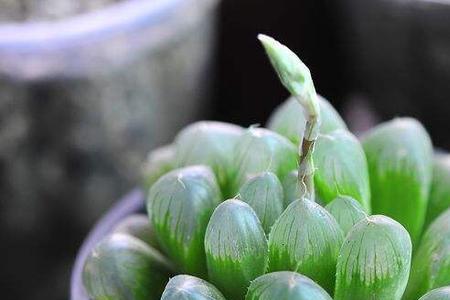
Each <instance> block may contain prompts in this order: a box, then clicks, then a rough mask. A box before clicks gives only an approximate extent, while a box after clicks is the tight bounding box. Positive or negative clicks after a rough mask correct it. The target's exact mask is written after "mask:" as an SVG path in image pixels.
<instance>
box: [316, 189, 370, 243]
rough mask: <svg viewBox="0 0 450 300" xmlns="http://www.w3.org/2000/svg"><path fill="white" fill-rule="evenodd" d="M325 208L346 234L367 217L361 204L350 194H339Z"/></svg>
mask: <svg viewBox="0 0 450 300" xmlns="http://www.w3.org/2000/svg"><path fill="white" fill-rule="evenodd" d="M325 209H326V210H327V211H328V212H329V213H330V214H331V215H332V216H333V217H334V218H335V219H336V221H337V222H338V224H339V226H341V229H342V231H343V232H344V235H347V233H348V232H349V231H350V229H352V227H353V226H354V225H355V224H356V223H358V222H359V221H361V220H362V219H364V218H366V217H367V214H366V212H365V211H364V208H363V207H362V206H361V204H360V203H359V202H358V201H356V200H355V199H353V198H352V197H349V196H339V197H337V198H336V199H334V200H333V201H331V202H330V203H328V204H327V206H325Z"/></svg>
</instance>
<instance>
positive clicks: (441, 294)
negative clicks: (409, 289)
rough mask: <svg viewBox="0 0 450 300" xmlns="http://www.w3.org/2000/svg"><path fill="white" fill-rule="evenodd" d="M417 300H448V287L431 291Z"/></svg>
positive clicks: (449, 293) (449, 296) (449, 289)
mask: <svg viewBox="0 0 450 300" xmlns="http://www.w3.org/2000/svg"><path fill="white" fill-rule="evenodd" d="M419 300H450V286H446V287H443V288H439V289H435V290H432V291H430V292H428V293H426V294H425V295H423V296H422V297H420V299H419Z"/></svg>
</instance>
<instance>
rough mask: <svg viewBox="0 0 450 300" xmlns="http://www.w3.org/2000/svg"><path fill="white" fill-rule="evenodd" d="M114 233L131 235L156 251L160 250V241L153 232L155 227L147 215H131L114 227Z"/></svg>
mask: <svg viewBox="0 0 450 300" xmlns="http://www.w3.org/2000/svg"><path fill="white" fill-rule="evenodd" d="M113 232H114V233H123V234H129V235H131V236H134V237H135V238H138V239H140V240H142V241H144V242H146V243H147V244H148V245H150V246H152V247H153V248H155V249H160V247H159V244H158V239H157V237H156V234H155V231H154V230H153V225H152V224H151V222H150V221H149V218H148V216H147V215H144V214H134V215H129V216H128V217H126V218H124V219H123V220H122V221H120V223H119V224H117V225H116V226H115V227H114V229H113Z"/></svg>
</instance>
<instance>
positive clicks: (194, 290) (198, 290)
mask: <svg viewBox="0 0 450 300" xmlns="http://www.w3.org/2000/svg"><path fill="white" fill-rule="evenodd" d="M161 300H225V298H224V296H223V295H222V293H220V291H219V290H218V289H217V288H216V287H215V286H213V285H212V284H211V283H209V282H207V281H205V280H203V279H200V278H197V277H194V276H190V275H177V276H175V277H173V278H171V279H170V281H169V283H168V284H167V286H166V289H165V290H164V293H163V295H162V297H161Z"/></svg>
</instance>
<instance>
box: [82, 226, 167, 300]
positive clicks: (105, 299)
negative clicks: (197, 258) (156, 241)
mask: <svg viewBox="0 0 450 300" xmlns="http://www.w3.org/2000/svg"><path fill="white" fill-rule="evenodd" d="M170 272H171V266H170V264H169V263H168V262H167V260H166V259H165V258H164V257H163V256H162V255H161V254H160V253H159V252H158V251H156V250H154V249H153V248H152V247H150V246H149V245H148V244H146V243H145V242H143V241H141V240H139V239H137V238H135V237H133V236H131V235H126V234H121V233H116V234H112V235H109V236H108V237H106V238H105V239H103V240H102V241H101V242H100V243H99V244H97V245H96V246H95V248H94V249H93V250H92V252H91V253H90V255H89V256H88V258H87V259H86V262H85V265H84V269H83V284H84V287H85V288H86V291H87V293H88V294H89V296H90V297H91V299H102V300H116V299H135V300H153V299H155V300H156V299H159V297H160V295H161V293H162V291H163V288H164V284H165V283H166V282H167V280H168V277H169V275H170Z"/></svg>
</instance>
